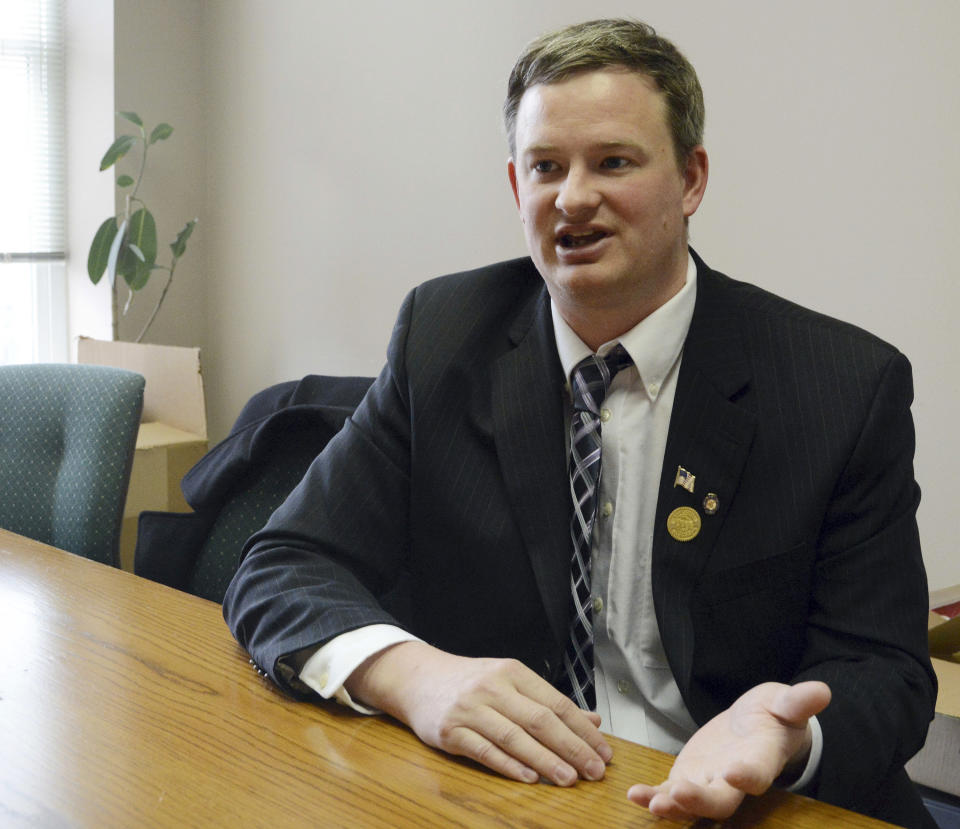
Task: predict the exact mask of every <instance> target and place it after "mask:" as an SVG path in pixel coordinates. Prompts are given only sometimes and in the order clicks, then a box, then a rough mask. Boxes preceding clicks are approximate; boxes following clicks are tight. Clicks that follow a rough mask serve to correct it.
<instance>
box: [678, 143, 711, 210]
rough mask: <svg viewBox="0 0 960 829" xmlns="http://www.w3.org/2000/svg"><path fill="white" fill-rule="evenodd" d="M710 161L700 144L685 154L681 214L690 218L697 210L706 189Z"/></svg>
mask: <svg viewBox="0 0 960 829" xmlns="http://www.w3.org/2000/svg"><path fill="white" fill-rule="evenodd" d="M709 173H710V161H709V159H708V158H707V151H706V150H705V149H704V148H703V146H702V145H698V146H696V147H694V148H693V149H692V150H690V152H689V153H688V155H687V164H686V166H685V167H684V170H683V215H684V216H685V217H686V218H690V216H692V215H693V214H694V213H696V212H697V208H698V207H699V206H700V202H701V201H703V194H704V192H705V191H706V189H707V178H708V176H709Z"/></svg>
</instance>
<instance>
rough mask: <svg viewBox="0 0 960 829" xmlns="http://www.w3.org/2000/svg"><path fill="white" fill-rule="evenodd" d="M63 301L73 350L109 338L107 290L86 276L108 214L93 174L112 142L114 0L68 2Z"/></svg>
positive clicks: (99, 176)
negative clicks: (84, 341)
mask: <svg viewBox="0 0 960 829" xmlns="http://www.w3.org/2000/svg"><path fill="white" fill-rule="evenodd" d="M65 10H66V23H67V26H66V33H67V63H66V74H67V87H66V91H67V99H66V102H67V106H66V119H67V137H68V138H67V296H68V306H69V312H68V333H69V337H70V348H71V353H72V354H73V356H74V357H75V356H76V338H77V337H78V336H80V335H83V336H87V337H96V338H98V339H107V340H109V339H111V338H112V334H113V322H112V310H111V301H110V289H109V288H108V287H107V285H106V280H101V283H100V284H99V285H97V286H94V285H93V284H91V282H90V279H89V278H88V277H87V252H88V251H89V249H90V241H91V240H92V239H93V235H94V233H96V231H97V228H98V227H99V226H100V224H101V223H102V222H103V220H104V219H106V218H107V216H109V215H110V213H111V211H112V210H113V179H112V177H110V176H109V175H107V174H106V173H100V172H99V170H98V167H99V164H100V158H101V157H102V156H103V153H104V151H105V150H106V149H107V147H109V146H110V143H111V142H112V141H113V2H112V0H90V1H89V2H84V1H83V0H67V3H66V5H65Z"/></svg>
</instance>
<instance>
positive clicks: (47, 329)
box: [0, 0, 67, 363]
mask: <svg viewBox="0 0 960 829" xmlns="http://www.w3.org/2000/svg"><path fill="white" fill-rule="evenodd" d="M0 113H2V116H0V117H2V118H3V123H4V127H3V129H0V363H22V362H40V361H50V360H66V357H67V325H66V267H65V259H66V250H65V248H66V244H65V225H66V216H65V203H66V199H65V192H64V190H65V172H66V171H65V143H66V142H65V134H64V133H65V130H64V12H63V1H62V0H3V2H2V3H0Z"/></svg>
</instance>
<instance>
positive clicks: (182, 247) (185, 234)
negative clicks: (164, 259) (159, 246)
mask: <svg viewBox="0 0 960 829" xmlns="http://www.w3.org/2000/svg"><path fill="white" fill-rule="evenodd" d="M196 223H197V220H196V219H191V220H190V221H189V222H187V223H186V224H185V225H184V226H183V229H182V230H181V231H180V232H179V233H178V234H177V238H176V239H174V240H173V241H172V242H171V243H170V250H172V251H173V258H174V259H179V258H180V257H181V256H183V254H184V253H185V252H186V250H187V239H189V238H190V234H192V233H193V228H194V225H196Z"/></svg>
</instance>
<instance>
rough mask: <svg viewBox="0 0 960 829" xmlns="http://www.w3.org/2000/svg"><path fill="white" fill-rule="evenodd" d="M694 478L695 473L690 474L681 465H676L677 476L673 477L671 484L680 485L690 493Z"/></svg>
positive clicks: (695, 477)
mask: <svg viewBox="0 0 960 829" xmlns="http://www.w3.org/2000/svg"><path fill="white" fill-rule="evenodd" d="M696 480H697V476H696V475H694V474H692V473H691V472H690V471H689V470H686V469H684V468H683V467H682V466H678V467H677V477H676V478H674V479H673V485H674V486H679V487H682V488H683V489H685V490H686V491H687V492H689V493H691V494H692V493H693V485H694V482H695V481H696Z"/></svg>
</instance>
